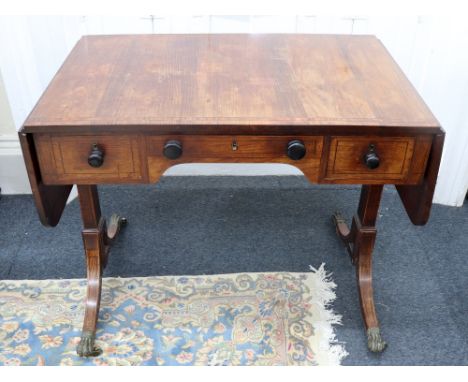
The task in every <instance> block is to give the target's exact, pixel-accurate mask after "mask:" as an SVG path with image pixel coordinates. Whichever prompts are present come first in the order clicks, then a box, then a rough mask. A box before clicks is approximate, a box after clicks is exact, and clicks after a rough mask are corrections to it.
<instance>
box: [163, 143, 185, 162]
mask: <svg viewBox="0 0 468 382" xmlns="http://www.w3.org/2000/svg"><path fill="white" fill-rule="evenodd" d="M163 154H164V156H165V157H166V158H167V159H177V158H179V157H180V156H181V155H182V143H180V142H179V141H167V142H166V144H165V145H164V149H163Z"/></svg>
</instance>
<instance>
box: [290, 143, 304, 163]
mask: <svg viewBox="0 0 468 382" xmlns="http://www.w3.org/2000/svg"><path fill="white" fill-rule="evenodd" d="M286 154H287V155H288V157H289V158H290V159H292V160H299V159H302V158H304V155H305V154H306V148H305V145H304V142H302V141H300V140H294V141H290V142H289V143H288V146H287V148H286Z"/></svg>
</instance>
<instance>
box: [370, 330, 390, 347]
mask: <svg viewBox="0 0 468 382" xmlns="http://www.w3.org/2000/svg"><path fill="white" fill-rule="evenodd" d="M367 347H368V348H369V350H370V351H371V352H374V353H380V352H382V351H383V350H384V349H385V348H386V347H387V343H386V342H385V341H384V340H383V339H382V336H381V335H380V329H379V328H378V327H377V328H369V329H367Z"/></svg>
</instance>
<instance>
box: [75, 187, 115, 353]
mask: <svg viewBox="0 0 468 382" xmlns="http://www.w3.org/2000/svg"><path fill="white" fill-rule="evenodd" d="M78 195H79V199H80V206H81V216H82V219H83V225H84V228H83V231H82V236H83V244H84V249H85V253H86V267H87V279H88V286H87V292H86V303H85V304H86V306H85V316H84V320H83V331H82V334H81V340H80V343H79V344H78V347H77V349H76V351H77V353H78V355H79V356H80V357H95V356H98V355H100V354H101V350H100V349H99V348H97V347H96V346H95V343H94V342H95V337H96V326H97V320H98V316H99V305H100V301H101V287H102V271H103V270H104V268H105V266H106V263H107V255H108V252H109V248H110V245H111V244H112V241H113V240H114V239H115V237H116V236H117V234H118V233H119V230H120V227H121V226H122V225H123V221H124V219H123V218H120V217H118V216H117V215H115V216H114V215H113V216H112V218H111V220H110V224H109V229H106V222H105V220H104V218H102V217H101V208H100V206H99V196H98V193H97V188H96V186H78ZM109 234H110V235H109Z"/></svg>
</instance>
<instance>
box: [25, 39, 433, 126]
mask: <svg viewBox="0 0 468 382" xmlns="http://www.w3.org/2000/svg"><path fill="white" fill-rule="evenodd" d="M329 127H333V128H334V130H333V131H334V133H335V134H346V133H347V131H350V132H351V133H353V134H356V133H370V134H387V133H400V134H401V133H413V134H419V133H437V132H439V130H440V129H439V123H438V121H437V120H436V119H435V118H434V116H433V115H432V113H431V112H430V111H429V109H428V108H427V106H426V105H425V104H424V102H423V101H422V99H421V98H420V96H419V95H418V94H417V92H416V91H415V90H414V88H413V86H412V85H411V84H410V82H409V81H408V80H407V79H406V77H405V76H404V75H403V73H402V71H401V70H400V69H399V68H398V66H397V65H396V63H395V62H394V61H393V59H392V57H391V56H390V55H389V53H388V52H387V51H386V49H385V48H384V46H383V45H382V44H381V42H380V41H379V40H378V39H377V38H375V37H374V36H348V35H255V34H251V35H247V34H245V35H214V34H210V35H121V36H85V37H83V38H82V39H81V40H80V41H79V42H78V43H77V45H76V46H75V48H74V49H73V51H72V52H71V54H70V55H69V57H68V58H67V60H66V61H65V63H64V64H63V66H62V67H61V69H60V70H59V71H58V73H57V75H56V76H55V78H54V79H53V80H52V82H51V84H50V85H49V87H48V88H47V90H46V91H45V93H44V94H43V96H42V97H41V99H40V100H39V102H38V104H37V105H36V107H35V108H34V110H33V111H32V113H31V114H30V115H29V117H28V118H27V120H26V122H25V124H24V130H23V131H24V132H49V133H52V132H63V133H71V132H72V131H73V130H74V129H76V130H77V131H79V132H80V133H85V132H88V133H93V132H96V131H103V130H105V131H119V132H121V131H127V132H128V131H132V132H135V131H151V132H152V133H156V134H157V133H161V134H172V133H185V134H230V133H232V132H233V131H234V132H235V133H236V134H271V133H274V134H283V133H284V134H291V133H294V134H309V133H314V134H317V133H321V134H326V133H327V132H328V130H329Z"/></svg>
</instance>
